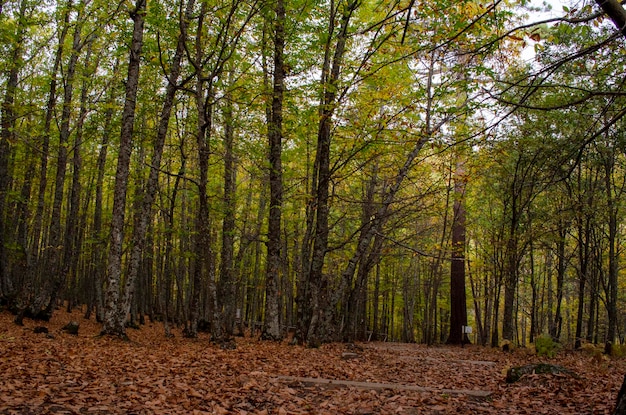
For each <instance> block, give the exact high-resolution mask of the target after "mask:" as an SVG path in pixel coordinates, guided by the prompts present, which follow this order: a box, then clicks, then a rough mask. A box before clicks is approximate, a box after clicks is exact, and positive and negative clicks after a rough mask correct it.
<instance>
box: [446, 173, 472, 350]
mask: <svg viewBox="0 0 626 415" xmlns="http://www.w3.org/2000/svg"><path fill="white" fill-rule="evenodd" d="M454 176H455V177H454V204H453V207H452V210H453V217H452V261H451V264H450V334H449V335H448V341H447V343H448V344H463V343H467V342H468V338H467V334H465V331H464V330H463V328H464V327H465V326H467V303H466V294H465V181H466V177H465V168H464V166H463V162H462V161H461V162H459V163H457V166H456V169H455V173H454Z"/></svg>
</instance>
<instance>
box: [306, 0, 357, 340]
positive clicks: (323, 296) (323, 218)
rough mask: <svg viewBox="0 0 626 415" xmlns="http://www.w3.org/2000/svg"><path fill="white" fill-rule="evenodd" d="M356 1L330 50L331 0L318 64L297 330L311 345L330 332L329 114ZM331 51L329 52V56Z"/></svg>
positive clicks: (348, 7) (347, 8) (352, 0)
mask: <svg viewBox="0 0 626 415" xmlns="http://www.w3.org/2000/svg"><path fill="white" fill-rule="evenodd" d="M358 5H359V2H358V1H356V0H350V1H346V2H345V7H344V8H343V13H342V15H341V18H340V27H339V33H338V34H337V41H336V45H335V49H334V53H333V52H332V51H331V42H332V35H333V32H334V25H335V18H336V16H335V13H336V11H335V5H334V1H333V2H331V10H332V12H331V16H330V19H329V33H328V41H327V43H326V47H325V50H324V54H325V55H324V65H323V67H322V87H323V95H322V98H321V102H320V109H319V124H318V132H317V149H316V154H315V163H314V169H313V175H312V180H311V181H312V183H313V186H312V188H313V192H314V195H313V202H312V203H313V207H310V208H309V209H308V214H309V215H314V219H313V218H310V219H307V220H308V226H310V227H311V229H308V228H307V234H308V235H311V236H312V244H311V245H309V244H308V243H307V244H305V245H304V246H303V249H304V250H305V253H304V255H303V256H306V259H303V261H304V262H303V263H304V264H305V265H306V267H304V266H303V272H304V273H305V277H304V280H305V284H306V288H305V289H304V291H305V292H306V293H307V294H306V295H307V298H306V304H299V306H303V307H304V308H305V313H304V318H303V321H302V323H303V324H304V327H303V329H302V330H301V331H302V332H303V333H306V334H305V339H306V342H307V343H308V344H309V345H311V346H317V345H319V343H320V342H326V341H330V340H331V339H332V334H331V333H329V332H328V327H326V323H327V322H326V321H324V320H325V319H324V314H325V310H324V308H325V303H326V302H328V300H329V299H328V295H329V294H330V293H328V292H326V283H325V282H324V279H323V276H322V272H323V267H324V258H325V256H326V252H327V250H328V233H329V228H328V217H329V184H330V176H331V171H330V144H331V127H332V122H333V121H332V118H333V115H334V113H335V108H336V105H337V102H336V99H337V86H338V81H339V75H340V72H341V67H342V63H343V57H344V52H345V49H346V42H347V38H348V26H349V23H350V19H351V17H352V14H353V12H354V11H355V10H356V8H357V7H358ZM331 53H333V56H332V59H331V56H330V55H331Z"/></svg>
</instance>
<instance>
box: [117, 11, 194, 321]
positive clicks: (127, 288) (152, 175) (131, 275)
mask: <svg viewBox="0 0 626 415" xmlns="http://www.w3.org/2000/svg"><path fill="white" fill-rule="evenodd" d="M194 4H195V1H194V0H189V1H188V3H187V6H186V9H185V10H186V11H185V15H184V16H183V17H182V18H181V19H180V21H181V25H186V24H187V22H188V21H189V20H190V19H191V14H192V12H193V7H194ZM182 33H185V28H184V27H183V28H181V34H180V35H179V37H178V43H177V45H176V52H175V53H174V57H173V58H172V63H171V65H170V73H169V74H168V75H167V80H168V83H167V86H166V89H165V96H164V99H163V104H162V107H161V116H160V118H159V125H158V128H157V135H156V139H155V142H154V147H153V152H152V159H151V160H150V170H149V173H148V179H147V182H146V184H145V187H144V188H143V189H141V187H138V190H137V192H139V193H140V195H139V196H138V197H137V200H139V201H140V202H139V203H138V204H137V207H136V212H135V220H134V226H133V233H132V243H131V247H132V248H131V254H130V261H129V263H128V269H127V271H126V277H125V279H124V290H123V294H122V300H121V303H120V307H122V308H121V309H120V315H127V314H128V313H129V312H130V305H131V302H132V299H133V293H134V290H135V286H136V279H137V274H138V272H139V266H140V261H141V258H142V255H143V251H144V249H145V246H146V243H145V242H146V234H147V229H148V225H149V223H150V220H151V219H152V216H153V215H152V205H153V203H154V198H155V195H156V192H157V190H158V184H159V170H160V168H161V158H162V156H163V148H164V147H165V139H166V137H167V131H168V125H169V121H170V117H171V113H172V108H173V106H174V97H175V95H176V91H177V85H176V83H177V82H178V78H179V76H180V70H181V69H180V68H181V62H182V58H183V54H184V53H185V44H184V42H185V38H184V36H183V34H182Z"/></svg>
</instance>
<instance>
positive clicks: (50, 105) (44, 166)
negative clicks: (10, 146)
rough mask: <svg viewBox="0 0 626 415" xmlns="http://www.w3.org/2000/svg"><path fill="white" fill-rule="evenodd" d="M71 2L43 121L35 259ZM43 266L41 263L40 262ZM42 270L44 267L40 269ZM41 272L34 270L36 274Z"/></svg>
mask: <svg viewBox="0 0 626 415" xmlns="http://www.w3.org/2000/svg"><path fill="white" fill-rule="evenodd" d="M72 3H73V0H68V2H67V5H66V6H65V10H64V13H63V22H62V26H61V31H60V35H59V44H58V47H57V51H56V54H55V57H54V64H53V67H52V72H51V74H50V76H51V79H50V91H49V93H48V102H47V105H46V116H45V121H44V127H43V133H42V142H41V161H40V166H39V190H38V195H37V209H36V212H35V217H34V221H33V232H32V234H33V236H32V248H31V249H32V254H33V256H34V257H35V258H37V259H40V256H41V244H42V236H41V234H42V227H43V217H44V208H45V197H46V188H47V183H48V157H49V151H50V128H51V125H52V119H53V117H54V112H55V107H56V102H57V74H58V72H59V68H60V66H61V60H62V58H63V52H64V44H65V38H66V37H67V34H68V32H69V28H70V24H69V21H70V12H71V9H72ZM40 262H41V263H42V265H43V261H40ZM40 268H41V269H43V268H44V267H40ZM37 271H41V270H34V271H33V272H37Z"/></svg>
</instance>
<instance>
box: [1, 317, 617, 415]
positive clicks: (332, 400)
mask: <svg viewBox="0 0 626 415" xmlns="http://www.w3.org/2000/svg"><path fill="white" fill-rule="evenodd" d="M70 320H76V321H78V322H79V323H80V330H79V334H78V336H75V335H71V334H67V333H65V332H63V331H62V330H61V327H62V326H63V325H65V324H66V323H67V322H69V321H70ZM12 321H13V317H12V316H11V315H10V314H8V313H6V312H4V313H0V414H159V413H166V414H241V415H243V414H610V413H611V411H612V408H613V406H614V402H615V398H616V396H617V392H618V390H619V387H620V385H621V383H622V379H623V376H624V373H626V361H625V360H620V359H598V358H597V356H596V357H595V358H594V357H593V356H591V355H588V354H585V353H582V352H566V351H562V352H561V353H559V354H558V356H556V357H555V358H553V359H546V358H540V357H537V356H535V355H533V354H532V353H529V352H528V351H525V350H523V349H518V350H515V351H514V352H510V353H504V352H502V351H500V350H498V349H492V348H482V347H477V346H466V347H464V348H460V347H444V346H437V347H426V346H422V345H411V344H397V343H364V344H358V345H355V347H349V346H348V345H345V344H331V345H324V346H322V347H321V348H319V349H308V348H304V347H300V346H289V345H287V343H280V344H279V343H272V342H262V341H259V340H257V339H256V338H249V337H246V338H237V339H236V342H237V348H236V349H234V350H223V349H222V348H220V347H219V346H216V345H212V344H211V343H210V342H209V340H208V338H207V337H206V336H200V338H198V339H196V340H190V339H185V338H183V337H182V336H181V335H180V333H179V332H175V334H176V336H175V337H174V338H170V339H166V338H165V337H164V335H163V329H162V326H161V325H160V324H157V323H155V324H147V325H146V326H144V327H142V328H141V329H140V330H132V329H129V331H128V334H129V337H130V339H131V340H130V341H129V342H124V341H121V340H118V339H114V338H109V337H99V336H98V332H99V329H100V326H99V325H98V324H97V323H95V322H93V321H87V320H83V319H81V318H80V314H79V313H78V312H76V313H74V314H72V315H70V314H68V313H66V312H65V311H58V312H57V313H56V315H55V317H54V319H53V321H51V322H49V323H45V324H42V323H41V322H33V321H29V320H26V321H25V326H24V327H20V326H16V325H15V324H13V322H12ZM42 325H45V326H46V327H47V328H48V330H49V333H48V334H45V333H35V330H34V329H35V327H36V326H42ZM541 361H546V362H548V363H553V364H559V365H562V366H564V367H566V368H568V369H570V370H571V371H572V372H574V373H575V374H576V376H572V375H569V374H557V375H550V374H543V375H538V374H530V375H526V376H524V377H523V378H522V379H521V380H520V381H518V382H516V383H512V384H507V383H506V382H505V374H506V370H507V369H508V368H510V367H512V366H519V365H523V364H527V363H535V362H541ZM294 378H314V379H320V378H323V379H329V380H334V381H336V382H334V383H332V384H331V385H315V384H312V383H302V382H300V381H297V380H294ZM340 381H353V383H350V384H349V385H347V386H346V385H341V384H337V382H340ZM356 382H359V383H358V384H357V383H356ZM362 383H371V384H372V385H374V384H389V385H393V386H394V388H380V387H372V388H370V387H368V386H367V385H363V384H362ZM355 385H356V386H355ZM403 385H404V386H407V385H408V386H420V387H423V388H424V389H425V390H423V391H416V390H406V389H402V386H403ZM331 386H339V387H331ZM468 390H469V391H487V392H491V394H490V396H488V397H475V396H471V395H468V394H467V393H466V392H464V391H468ZM457 391H458V392H457Z"/></svg>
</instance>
